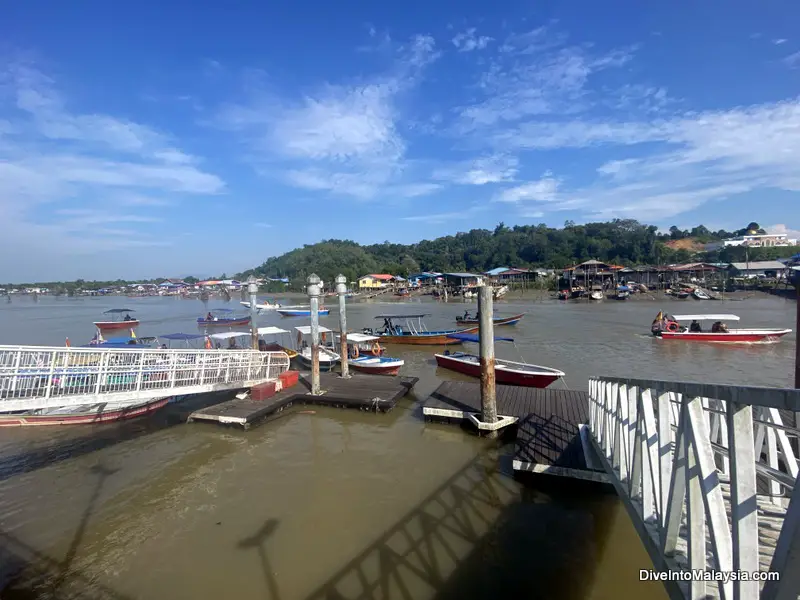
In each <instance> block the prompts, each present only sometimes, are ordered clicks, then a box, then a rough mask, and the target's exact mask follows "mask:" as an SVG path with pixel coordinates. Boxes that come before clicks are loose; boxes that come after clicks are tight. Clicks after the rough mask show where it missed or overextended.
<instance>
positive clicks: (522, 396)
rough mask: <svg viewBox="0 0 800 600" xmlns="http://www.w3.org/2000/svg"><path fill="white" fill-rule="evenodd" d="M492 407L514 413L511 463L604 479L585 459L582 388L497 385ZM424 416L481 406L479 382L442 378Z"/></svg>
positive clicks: (456, 415) (459, 413)
mask: <svg viewBox="0 0 800 600" xmlns="http://www.w3.org/2000/svg"><path fill="white" fill-rule="evenodd" d="M496 396H497V412H498V414H499V415H502V416H510V417H515V418H516V419H517V426H516V439H515V442H514V444H515V446H514V468H515V469H516V470H521V471H533V472H537V473H554V474H557V475H569V476H572V477H578V478H582V479H589V480H592V481H605V478H606V476H605V473H604V472H599V471H594V470H591V469H590V468H589V467H588V466H587V464H586V458H585V454H584V448H583V444H582V442H581V437H580V426H581V425H582V424H584V423H586V422H587V420H588V416H589V396H588V394H587V393H586V392H581V391H575V390H568V389H550V388H545V389H537V388H526V387H519V386H507V385H498V386H497V387H496ZM422 410H423V414H424V415H425V416H426V417H427V418H431V419H437V418H444V419H456V420H464V419H468V413H480V412H481V398H480V383H476V382H467V381H446V382H444V383H442V384H441V385H440V386H439V387H438V388H437V389H436V390H435V391H434V392H433V393H432V394H431V395H430V396H429V397H428V398H427V399H426V400H425V401H424V402H423V409H422Z"/></svg>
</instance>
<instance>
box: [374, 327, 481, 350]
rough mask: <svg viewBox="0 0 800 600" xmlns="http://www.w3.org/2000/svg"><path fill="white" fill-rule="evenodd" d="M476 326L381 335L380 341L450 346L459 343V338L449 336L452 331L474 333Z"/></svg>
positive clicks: (476, 329) (412, 344)
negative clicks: (431, 331) (425, 332)
mask: <svg viewBox="0 0 800 600" xmlns="http://www.w3.org/2000/svg"><path fill="white" fill-rule="evenodd" d="M477 331H478V327H470V328H468V329H457V330H453V331H437V332H433V333H428V334H424V333H415V334H412V333H409V334H408V335H386V334H384V335H381V336H380V341H381V342H382V343H386V344H408V345H411V346H450V345H453V344H460V343H461V340H456V339H453V338H451V337H448V336H450V335H453V334H454V333H475V332H477Z"/></svg>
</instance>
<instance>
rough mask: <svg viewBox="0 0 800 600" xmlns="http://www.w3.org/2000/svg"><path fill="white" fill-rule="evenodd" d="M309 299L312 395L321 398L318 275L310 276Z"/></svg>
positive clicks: (320, 281)
mask: <svg viewBox="0 0 800 600" xmlns="http://www.w3.org/2000/svg"><path fill="white" fill-rule="evenodd" d="M307 281H308V297H309V299H310V300H311V395H312V396H319V395H320V394H321V393H322V392H321V390H320V386H319V295H320V284H321V283H322V280H321V279H320V278H319V276H318V275H317V274H316V273H312V274H311V275H309V276H308V279H307Z"/></svg>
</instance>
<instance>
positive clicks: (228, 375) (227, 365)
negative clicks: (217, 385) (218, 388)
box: [222, 355, 232, 383]
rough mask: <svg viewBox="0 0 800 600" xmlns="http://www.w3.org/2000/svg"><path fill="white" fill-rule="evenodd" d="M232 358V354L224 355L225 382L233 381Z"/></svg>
mask: <svg viewBox="0 0 800 600" xmlns="http://www.w3.org/2000/svg"><path fill="white" fill-rule="evenodd" d="M231 358H232V357H231V356H230V355H224V356H222V359H223V360H224V361H225V383H230V381H231Z"/></svg>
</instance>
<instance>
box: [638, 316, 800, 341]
mask: <svg viewBox="0 0 800 600" xmlns="http://www.w3.org/2000/svg"><path fill="white" fill-rule="evenodd" d="M739 320H740V319H739V317H738V316H736V315H730V314H725V315H723V314H714V315H669V314H666V313H664V312H663V311H662V312H659V313H658V315H656V318H655V319H654V320H653V323H652V325H651V326H650V331H651V333H652V334H653V335H654V336H656V337H659V338H661V339H664V340H686V341H690V342H715V343H723V344H754V343H762V344H764V343H775V342H778V341H780V338H782V337H783V336H785V335H787V334H789V333H791V332H792V330H791V329H728V328H727V326H725V325H724V322H725V321H739ZM687 321H695V322H697V329H694V330H693V328H692V327H691V326H690V327H686V326H685V325H683V324H682V323H685V322H687ZM706 321H714V325H712V327H711V330H709V331H705V330H703V328H702V325H701V323H702V322H706Z"/></svg>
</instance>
